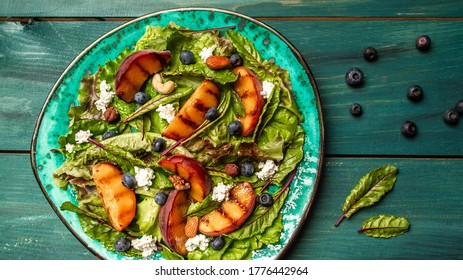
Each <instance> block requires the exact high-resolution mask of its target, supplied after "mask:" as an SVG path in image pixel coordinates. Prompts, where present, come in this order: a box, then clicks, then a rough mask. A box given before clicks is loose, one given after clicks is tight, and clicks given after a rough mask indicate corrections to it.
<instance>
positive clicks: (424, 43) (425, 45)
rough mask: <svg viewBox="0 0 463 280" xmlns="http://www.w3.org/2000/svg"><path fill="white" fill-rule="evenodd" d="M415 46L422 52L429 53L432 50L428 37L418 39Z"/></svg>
mask: <svg viewBox="0 0 463 280" xmlns="http://www.w3.org/2000/svg"><path fill="white" fill-rule="evenodd" d="M415 46H416V48H417V49H418V50H420V51H427V50H429V49H430V48H431V38H429V36H428V35H421V36H420V37H418V39H416V42H415Z"/></svg>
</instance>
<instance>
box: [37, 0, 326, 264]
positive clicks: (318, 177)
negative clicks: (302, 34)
mask: <svg viewBox="0 0 463 280" xmlns="http://www.w3.org/2000/svg"><path fill="white" fill-rule="evenodd" d="M184 11H210V12H219V13H225V14H230V15H234V16H237V17H239V18H243V19H245V20H247V21H250V22H252V23H254V24H256V25H259V26H261V27H263V28H265V29H267V30H269V31H270V32H272V33H273V34H274V35H276V36H277V37H278V38H279V39H281V40H282V41H283V42H284V43H285V44H286V45H287V46H288V47H289V49H290V50H291V52H292V53H293V55H294V56H295V58H296V59H297V60H298V61H299V63H300V64H301V66H302V67H303V68H304V71H305V72H306V74H307V76H308V78H309V80H310V84H311V86H312V89H313V92H314V97H315V100H316V108H317V114H318V125H319V133H320V136H319V147H318V160H317V168H316V171H317V172H316V174H315V180H314V183H313V190H312V194H311V196H310V200H309V201H308V203H307V204H306V206H305V209H304V211H303V215H302V217H301V221H300V222H299V223H298V224H297V227H296V229H295V230H294V232H293V234H292V235H291V237H290V238H289V239H288V241H287V243H286V244H285V245H284V247H283V250H281V251H280V253H279V254H278V255H276V256H275V259H277V260H278V259H281V258H283V257H284V255H285V254H286V253H287V251H288V250H289V249H290V248H292V247H293V243H294V241H295V240H296V238H297V236H299V234H300V231H301V229H302V228H303V226H304V224H305V223H306V222H307V217H308V214H309V212H310V210H311V209H312V204H313V201H314V199H315V196H316V194H317V192H318V187H319V184H320V180H321V173H322V169H323V163H324V153H325V127H324V115H323V110H322V103H321V98H320V92H319V89H318V85H317V83H316V80H315V77H314V75H313V74H312V71H311V69H310V68H309V66H308V64H307V62H306V60H305V59H304V57H303V55H302V54H301V53H300V52H299V51H298V50H297V48H296V47H295V46H294V45H293V44H292V43H291V42H290V41H289V40H288V39H287V38H286V37H285V36H284V35H283V34H281V33H280V32H279V31H277V30H276V29H274V28H273V27H271V26H269V25H267V24H266V23H264V22H262V21H260V20H258V19H257V18H253V17H250V16H247V15H245V14H242V13H239V12H235V11H231V10H227V9H222V8H208V7H191V8H187V7H183V8H172V9H163V10H159V11H156V12H151V13H147V14H145V15H142V16H140V17H136V18H133V19H131V20H128V21H127V22H124V23H122V24H120V25H118V26H116V27H115V28H113V29H111V30H109V31H108V32H106V33H104V34H103V35H101V36H100V37H98V38H97V39H96V40H94V41H93V42H92V43H90V44H89V45H88V46H87V47H85V48H84V49H83V50H81V51H80V52H79V54H78V55H77V56H76V57H75V58H74V59H72V61H71V62H70V63H69V64H68V65H67V66H66V68H65V69H64V70H63V71H62V73H61V75H60V76H59V77H58V78H57V80H56V81H55V83H54V84H53V87H52V88H51V90H50V92H49V93H48V95H47V98H46V99H45V101H44V103H43V105H42V109H41V110H40V113H39V115H38V117H37V121H36V124H35V126H34V131H33V134H32V141H31V149H30V151H31V152H30V160H31V167H32V170H33V172H34V176H35V179H36V181H37V183H38V184H39V187H40V189H41V191H42V193H43V194H44V196H45V198H46V199H47V201H48V203H49V204H50V206H51V207H52V209H53V211H54V212H55V214H57V216H58V217H59V219H60V220H61V222H63V224H64V225H65V226H66V228H67V229H68V230H69V231H70V232H71V233H72V234H73V235H74V237H75V238H76V239H77V240H78V241H79V242H80V243H81V244H82V245H83V246H84V247H85V248H86V249H87V250H89V251H90V252H91V253H92V254H93V255H95V256H96V257H97V258H99V259H101V260H103V259H105V258H104V257H103V256H102V255H101V254H100V253H99V252H97V251H96V250H95V249H93V248H91V247H90V246H89V244H88V243H87V242H85V241H84V240H83V239H82V237H80V235H79V234H77V232H75V231H74V229H73V228H72V226H71V225H70V224H69V222H68V221H67V220H66V219H64V217H63V216H62V215H61V213H60V210H59V209H58V207H57V206H56V205H55V204H54V202H53V201H52V200H51V198H50V196H49V195H48V193H47V191H46V189H45V186H44V185H43V183H42V181H41V179H40V175H39V172H38V168H37V161H36V154H37V149H36V147H37V140H38V139H37V138H38V133H39V130H40V127H41V124H42V120H43V117H44V115H45V111H46V108H47V105H48V104H49V102H50V100H51V99H52V97H53V95H54V94H55V93H56V91H57V89H58V88H59V86H60V85H61V83H62V81H63V79H64V77H65V76H66V75H67V73H68V72H69V70H71V69H72V67H74V66H75V65H76V63H78V62H79V60H80V59H82V57H84V56H85V55H86V54H88V52H89V51H90V50H91V49H92V48H93V47H95V46H96V45H98V44H99V43H100V42H101V41H103V40H104V39H105V38H107V37H109V36H111V35H113V34H114V33H116V32H117V31H119V30H121V29H123V28H125V27H127V26H129V25H131V24H133V23H136V22H139V21H143V20H144V19H147V18H151V17H155V16H157V15H161V14H165V13H170V12H184Z"/></svg>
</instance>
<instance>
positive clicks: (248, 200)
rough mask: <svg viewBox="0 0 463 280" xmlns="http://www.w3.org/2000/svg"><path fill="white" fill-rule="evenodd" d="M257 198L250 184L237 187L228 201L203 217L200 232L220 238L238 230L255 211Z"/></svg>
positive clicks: (231, 191) (200, 221) (241, 184)
mask: <svg viewBox="0 0 463 280" xmlns="http://www.w3.org/2000/svg"><path fill="white" fill-rule="evenodd" d="M256 197H257V196H256V194H255V193H254V189H253V188H252V185H251V184H250V183H248V182H244V183H240V184H238V185H236V186H235V187H233V188H232V189H231V190H230V193H229V199H228V200H227V201H224V202H222V204H221V205H220V207H219V208H217V209H214V210H212V212H210V213H208V214H206V215H204V216H202V217H201V219H200V220H199V227H198V230H199V231H200V232H201V233H203V234H204V235H208V236H218V235H221V234H226V233H230V232H232V231H234V230H236V229H238V228H239V227H240V226H241V225H242V224H243V223H244V222H245V221H246V220H247V219H248V218H249V216H250V215H251V213H252V211H253V210H254V205H255V202H256Z"/></svg>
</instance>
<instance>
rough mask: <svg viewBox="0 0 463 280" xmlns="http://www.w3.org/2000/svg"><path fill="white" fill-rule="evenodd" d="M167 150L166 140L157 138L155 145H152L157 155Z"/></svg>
mask: <svg viewBox="0 0 463 280" xmlns="http://www.w3.org/2000/svg"><path fill="white" fill-rule="evenodd" d="M165 148H166V141H165V140H164V138H161V137H158V138H156V139H155V140H154V142H153V144H152V145H151V149H152V150H153V151H154V152H156V153H160V152H162V151H164V149H165Z"/></svg>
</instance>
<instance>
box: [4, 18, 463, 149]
mask: <svg viewBox="0 0 463 280" xmlns="http://www.w3.org/2000/svg"><path fill="white" fill-rule="evenodd" d="M120 23H121V22H36V23H34V24H32V25H31V26H26V27H25V26H22V25H20V24H18V23H13V22H4V23H0V40H1V42H2V44H0V54H1V56H0V100H1V101H2V102H0V116H1V118H0V150H28V149H29V145H30V137H31V135H32V129H33V127H34V125H35V121H36V118H37V115H38V113H39V111H40V109H41V106H42V104H43V102H44V100H45V98H46V96H47V94H48V92H49V90H50V89H51V88H52V86H53V83H54V82H55V80H56V79H57V78H58V76H59V75H60V73H61V71H63V70H64V69H65V67H66V66H67V64H68V63H69V62H70V61H72V59H73V58H74V57H75V56H76V55H77V54H78V53H79V52H80V51H81V50H83V49H84V48H85V47H86V46H87V45H88V44H90V43H91V42H92V41H93V40H95V39H97V38H98V37H99V36H101V35H102V34H104V33H105V32H107V31H109V30H110V29H112V28H114V27H115V26H117V25H119V24H120ZM266 23H268V24H269V25H270V26H272V27H274V28H275V29H277V30H278V31H279V32H281V33H282V34H283V35H284V36H286V37H287V38H288V39H289V40H290V41H291V42H292V43H293V44H294V45H295V46H296V48H298V49H299V50H300V52H301V54H302V55H303V57H304V58H305V60H306V61H307V63H308V64H309V66H310V67H311V69H312V71H313V73H314V76H315V78H316V80H317V83H318V85H319V88H320V94H321V98H322V104H323V110H324V115H325V126H326V152H327V153H328V154H331V155H338V154H370V155H376V154H383V155H384V154H389V155H437V156H438V155H459V156H462V155H463V142H462V141H459V140H458V139H461V138H462V137H463V129H462V128H463V122H460V124H459V125H457V126H453V127H452V126H448V125H446V124H445V123H444V122H443V121H442V117H441V113H442V112H443V111H444V110H446V109H447V108H449V107H451V106H453V104H454V103H455V102H456V101H457V100H460V99H463V93H462V91H461V88H462V87H463V84H462V81H463V54H462V52H461V50H460V47H461V45H463V22H462V21H436V20H431V21H430V20H423V21H416V20H411V21H410V20H406V21H357V20H347V21H339V20H333V21H303V20H299V21H291V22H284V21H266ZM423 33H424V34H429V35H430V36H431V38H432V40H433V47H432V49H431V51H429V52H428V53H421V52H419V51H417V50H416V49H415V48H414V40H415V38H416V37H417V36H418V35H420V34H423ZM366 46H374V47H375V48H377V49H378V50H379V55H380V58H379V60H378V61H377V62H374V63H368V62H366V61H365V60H363V58H362V49H363V48H364V47H366ZM277 60H278V58H277ZM352 66H357V67H360V68H361V69H363V70H364V72H365V73H366V75H367V79H366V84H365V86H364V87H362V88H358V89H352V88H350V87H348V86H347V85H346V84H345V82H344V74H345V73H346V71H347V69H349V68H350V67H352ZM413 84H419V85H421V86H422V87H423V88H424V91H425V98H424V100H423V101H422V102H420V103H417V104H414V103H411V102H409V101H408V100H407V99H406V97H405V91H406V89H407V88H408V87H409V86H410V85H413ZM352 102H359V103H360V104H362V106H363V108H364V111H365V113H364V115H363V116H362V117H360V118H353V117H351V116H350V114H349V106H350V104H351V103H352ZM408 119H410V120H414V121H416V123H417V125H418V129H419V133H418V135H417V137H416V138H414V139H406V138H404V137H402V135H401V134H400V126H401V124H402V123H403V122H404V121H405V120H408ZM12 139H14V141H12Z"/></svg>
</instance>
